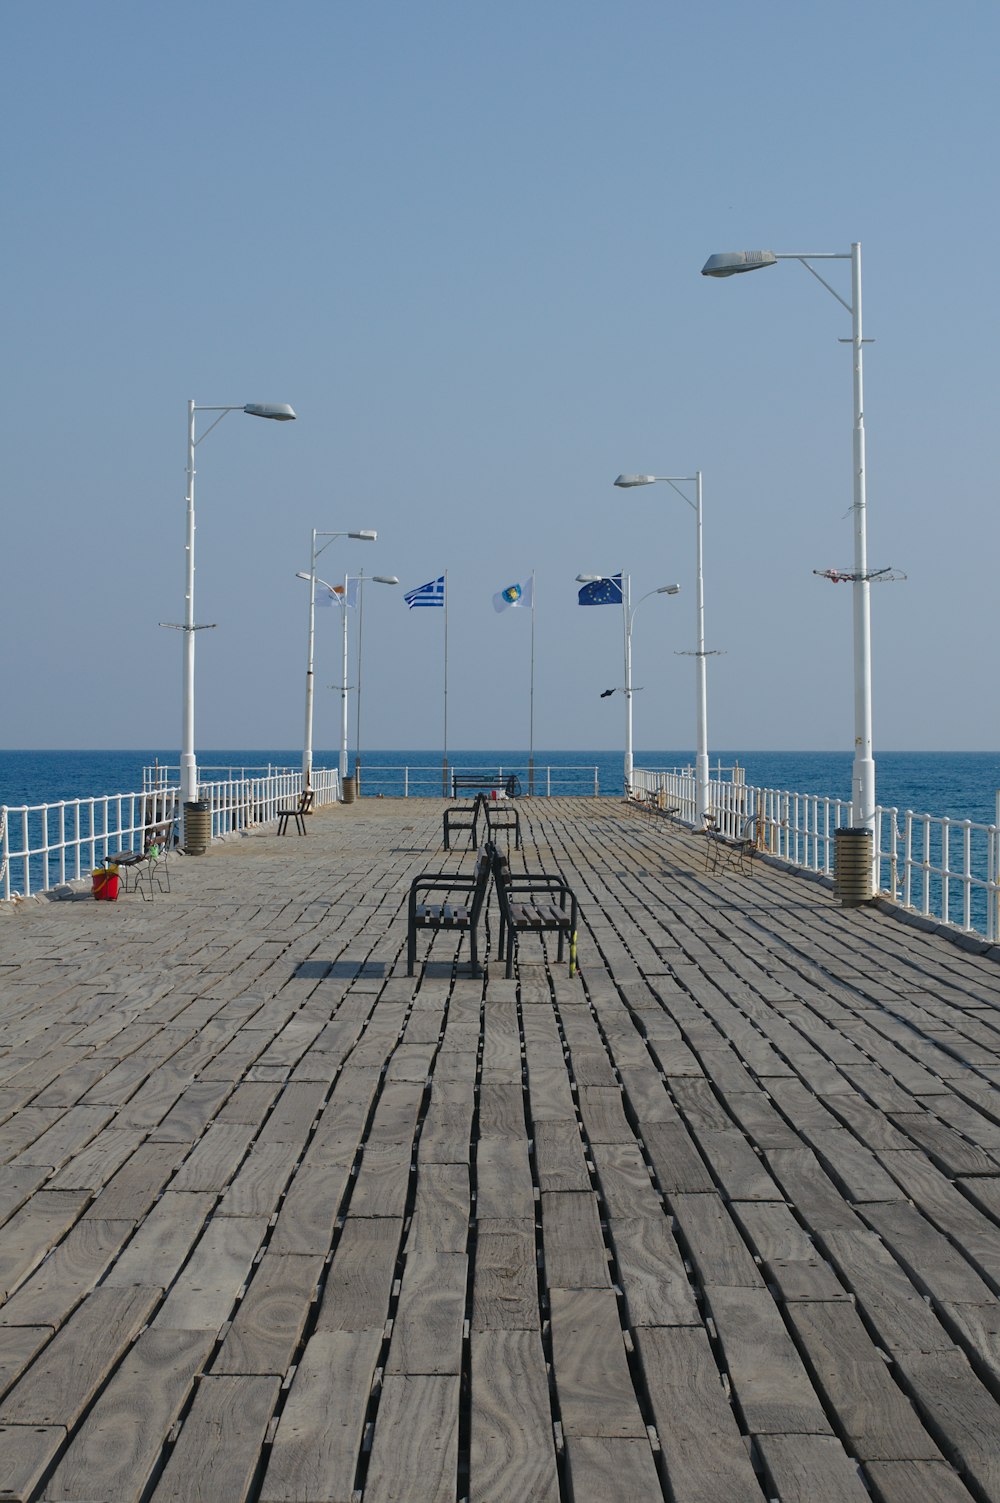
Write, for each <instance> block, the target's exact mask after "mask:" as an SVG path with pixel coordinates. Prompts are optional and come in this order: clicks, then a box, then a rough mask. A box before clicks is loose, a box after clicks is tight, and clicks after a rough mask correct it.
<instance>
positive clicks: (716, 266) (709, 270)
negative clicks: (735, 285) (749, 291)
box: [701, 251, 778, 277]
mask: <svg viewBox="0 0 1000 1503" xmlns="http://www.w3.org/2000/svg"><path fill="white" fill-rule="evenodd" d="M777 260H778V258H777V256H776V255H775V254H774V252H773V251H720V252H719V253H718V254H717V255H714V256H709V258H708V260H707V261H706V262H705V264H704V266H703V267H702V268H701V274H702V276H703V277H735V276H736V275H737V274H738V273H739V272H741V271H759V270H760V268H761V267H762V266H774V265H776V264H777Z"/></svg>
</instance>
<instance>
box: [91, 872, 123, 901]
mask: <svg viewBox="0 0 1000 1503" xmlns="http://www.w3.org/2000/svg"><path fill="white" fill-rule="evenodd" d="M90 885H91V891H92V892H93V894H94V897H95V898H103V899H104V900H105V901H106V902H108V903H115V902H117V900H118V868H117V866H96V867H95V868H94V870H93V871H92V872H91V874H90Z"/></svg>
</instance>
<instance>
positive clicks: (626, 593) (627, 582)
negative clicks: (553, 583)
mask: <svg viewBox="0 0 1000 1503" xmlns="http://www.w3.org/2000/svg"><path fill="white" fill-rule="evenodd" d="M608 577H609V576H608V575H606V574H578V575H577V576H576V580H577V584H596V583H597V582H598V581H599V580H602V579H607V578H608ZM680 589H681V587H680V585H679V584H669V585H660V586H659V588H658V589H655V590H647V591H646V594H645V595H640V596H639V599H638V600H637V601H636V603H635V605H632V603H631V601H632V576H631V574H625V575H623V576H622V617H623V621H624V626H625V691H624V692H625V797H626V798H628V797H629V795H630V794H631V792H632V766H633V762H632V623H633V621H634V620H635V613H636V611H637V610H638V609H639V607H640V605H641V604H642V602H643V601H644V600H648V599H649V597H650V595H679V594H680ZM605 692H606V693H607V692H610V693H612V694H613V693H614V692H615V691H614V690H613V689H612V690H610V691H605Z"/></svg>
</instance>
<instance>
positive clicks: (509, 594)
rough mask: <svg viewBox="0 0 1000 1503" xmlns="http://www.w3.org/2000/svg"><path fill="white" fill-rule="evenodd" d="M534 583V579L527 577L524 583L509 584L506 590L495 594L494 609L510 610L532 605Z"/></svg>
mask: <svg viewBox="0 0 1000 1503" xmlns="http://www.w3.org/2000/svg"><path fill="white" fill-rule="evenodd" d="M533 583H534V580H533V579H526V580H525V582H524V584H512V585H508V586H507V588H506V589H505V590H500V591H498V593H497V594H496V595H494V596H493V609H494V610H495V611H509V610H513V609H515V608H516V607H517V606H524V607H530V605H531V596H532V585H533Z"/></svg>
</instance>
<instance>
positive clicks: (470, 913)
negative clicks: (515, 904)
mask: <svg viewBox="0 0 1000 1503" xmlns="http://www.w3.org/2000/svg"><path fill="white" fill-rule="evenodd" d="M492 876H493V869H492V863H491V860H490V856H489V854H488V852H487V851H486V850H485V849H483V850H481V851H480V852H479V855H478V857H477V859H476V866H475V870H474V871H473V872H472V873H470V874H468V875H464V876H463V875H462V874H461V873H460V872H424V873H422V875H421V876H419V877H414V879H413V881H412V882H411V884H410V897H409V902H408V904H407V916H406V974H407V975H408V976H412V975H413V970H414V966H415V965H416V960H417V933H418V931H420V930H426V929H430V930H433V931H434V932H437V931H438V930H439V929H456V930H459V931H461V932H464V933H468V936H469V962H470V964H471V966H472V970H473V973H474V974H476V973H478V971H479V950H478V945H477V941H476V930H477V928H478V926H479V920H480V918H481V916H482V912H483V907H484V905H485V903H486V898H487V895H488V893H489V889H490V881H491V879H492ZM432 893H433V894H441V895H442V897H441V900H440V901H435V902H430V903H429V902H427V901H426V900H427V898H428V896H429V895H430V894H432Z"/></svg>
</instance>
